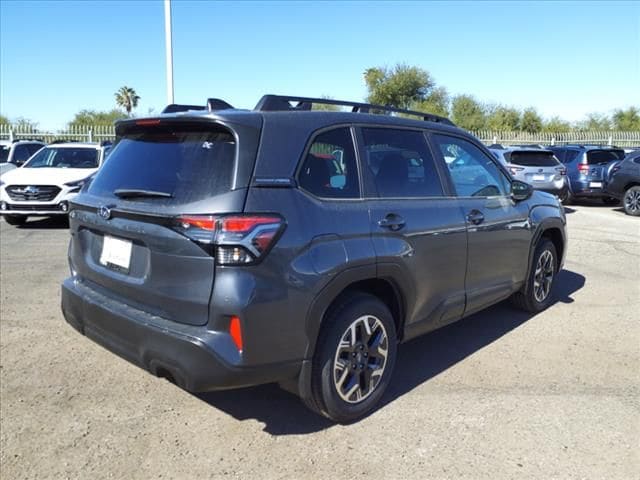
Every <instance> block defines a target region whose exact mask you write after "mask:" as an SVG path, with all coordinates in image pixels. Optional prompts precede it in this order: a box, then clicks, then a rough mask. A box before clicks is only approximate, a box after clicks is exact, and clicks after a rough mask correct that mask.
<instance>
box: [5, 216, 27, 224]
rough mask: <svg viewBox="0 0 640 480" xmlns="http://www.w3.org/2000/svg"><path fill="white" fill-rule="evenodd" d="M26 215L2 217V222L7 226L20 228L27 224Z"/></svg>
mask: <svg viewBox="0 0 640 480" xmlns="http://www.w3.org/2000/svg"><path fill="white" fill-rule="evenodd" d="M27 218H28V217H27V216H26V215H4V221H5V222H7V223H8V224H9V225H15V226H20V225H24V224H25V223H26V222H27Z"/></svg>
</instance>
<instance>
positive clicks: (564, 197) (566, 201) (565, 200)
mask: <svg viewBox="0 0 640 480" xmlns="http://www.w3.org/2000/svg"><path fill="white" fill-rule="evenodd" d="M572 200H573V195H571V190H569V189H568V188H567V189H565V190H564V191H563V192H562V193H561V194H560V201H561V202H562V204H563V205H571V201H572Z"/></svg>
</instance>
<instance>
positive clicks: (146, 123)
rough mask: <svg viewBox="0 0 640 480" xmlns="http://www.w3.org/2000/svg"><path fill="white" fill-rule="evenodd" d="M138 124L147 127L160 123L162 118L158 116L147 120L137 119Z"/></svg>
mask: <svg viewBox="0 0 640 480" xmlns="http://www.w3.org/2000/svg"><path fill="white" fill-rule="evenodd" d="M136 125H139V126H141V127H146V126H149V125H160V120H159V119H157V118H150V119H146V120H136Z"/></svg>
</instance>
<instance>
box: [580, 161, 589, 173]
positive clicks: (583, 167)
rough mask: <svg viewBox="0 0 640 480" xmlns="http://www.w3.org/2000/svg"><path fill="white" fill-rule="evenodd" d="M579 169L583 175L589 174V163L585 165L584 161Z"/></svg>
mask: <svg viewBox="0 0 640 480" xmlns="http://www.w3.org/2000/svg"><path fill="white" fill-rule="evenodd" d="M578 171H579V172H580V174H582V175H589V165H585V164H584V163H581V164H580V165H578Z"/></svg>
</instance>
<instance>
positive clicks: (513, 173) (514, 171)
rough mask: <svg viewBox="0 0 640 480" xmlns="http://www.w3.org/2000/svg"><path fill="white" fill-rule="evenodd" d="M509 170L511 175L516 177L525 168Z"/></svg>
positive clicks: (511, 168) (510, 168)
mask: <svg viewBox="0 0 640 480" xmlns="http://www.w3.org/2000/svg"><path fill="white" fill-rule="evenodd" d="M508 168H509V173H511V175H516V174H517V173H518V172H521V171H522V170H524V167H508Z"/></svg>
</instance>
